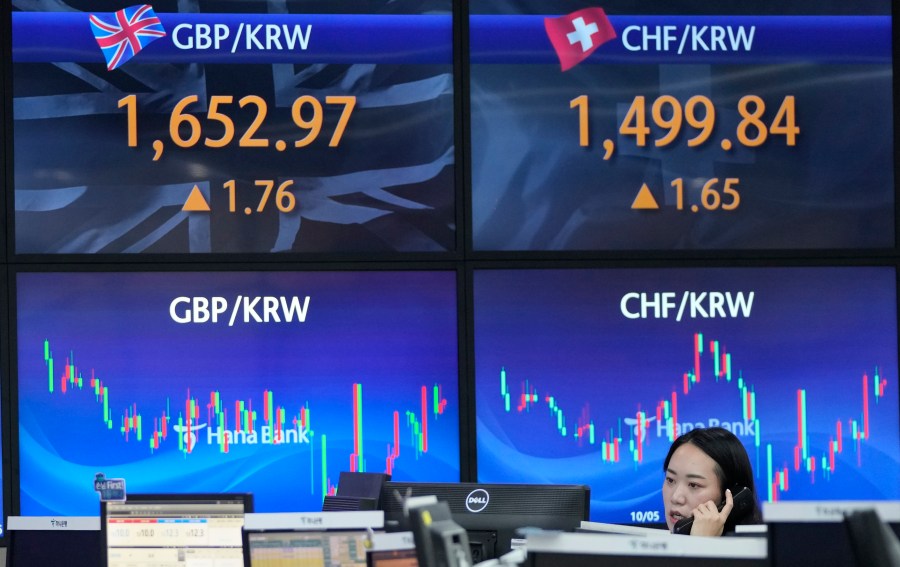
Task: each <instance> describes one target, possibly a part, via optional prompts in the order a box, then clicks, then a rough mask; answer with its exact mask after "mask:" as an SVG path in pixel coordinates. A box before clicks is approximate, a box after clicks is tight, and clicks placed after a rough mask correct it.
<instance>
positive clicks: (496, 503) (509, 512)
mask: <svg viewBox="0 0 900 567" xmlns="http://www.w3.org/2000/svg"><path fill="white" fill-rule="evenodd" d="M590 493H591V490H590V487H588V486H585V485H550V484H547V485H544V484H479V483H466V482H459V483H427V482H422V483H417V482H393V481H392V482H387V483H385V485H384V489H383V491H382V495H381V502H382V506H383V507H384V511H385V527H386V529H388V530H392V529H393V530H402V529H407V527H406V524H405V522H406V518H405V517H404V511H403V502H402V499H403V498H406V497H410V496H436V497H437V499H438V500H439V501H445V502H447V504H448V505H449V507H450V512H451V514H452V518H453V521H454V522H456V523H457V524H459V525H460V526H462V527H463V528H465V529H466V531H467V532H468V538H469V544H470V546H471V549H472V560H473V561H475V562H478V561H483V560H486V559H492V558H495V557H499V556H500V555H503V554H504V553H507V552H508V551H510V550H511V549H512V548H513V547H519V546H520V545H521V544H522V543H523V540H522V539H521V537H520V536H518V535H517V533H516V531H517V530H519V529H520V528H542V529H545V530H563V531H574V530H575V529H576V528H577V527H579V525H580V524H581V522H582V521H583V520H587V519H588V511H589V507H590Z"/></svg>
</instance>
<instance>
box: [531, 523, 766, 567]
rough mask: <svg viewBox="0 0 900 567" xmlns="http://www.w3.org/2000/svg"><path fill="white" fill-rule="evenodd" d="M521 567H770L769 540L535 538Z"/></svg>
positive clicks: (551, 535)
mask: <svg viewBox="0 0 900 567" xmlns="http://www.w3.org/2000/svg"><path fill="white" fill-rule="evenodd" d="M527 547H528V556H527V558H526V560H525V562H524V563H522V564H521V565H522V566H523V567H558V566H560V565H565V566H566V567H595V566H597V565H615V566H616V567H721V566H722V565H729V566H733V567H771V566H770V564H769V561H768V554H767V549H766V539H765V538H764V537H748V538H730V537H720V538H707V537H684V536H679V535H672V534H669V533H667V532H661V533H660V535H658V536H629V535H610V534H586V533H574V534H570V533H532V534H529V535H528V543H527Z"/></svg>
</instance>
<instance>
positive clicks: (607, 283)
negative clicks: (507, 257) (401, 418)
mask: <svg viewBox="0 0 900 567" xmlns="http://www.w3.org/2000/svg"><path fill="white" fill-rule="evenodd" d="M511 275H512V274H511V273H509V272H500V271H498V272H492V273H485V274H482V275H480V277H478V276H479V275H476V276H477V277H476V279H475V281H476V294H475V296H476V314H477V313H479V311H478V307H479V303H478V299H479V298H481V299H482V300H483V301H487V300H488V299H490V301H491V303H490V304H488V303H484V302H483V303H482V304H481V305H489V306H490V307H489V308H483V309H482V314H484V313H485V312H488V314H489V315H490V317H489V318H488V315H484V318H483V319H481V320H479V319H478V317H476V337H479V336H480V337H482V339H481V342H479V339H478V338H476V353H480V356H481V359H479V360H477V361H476V392H477V394H478V404H477V410H476V411H477V433H478V441H477V444H478V459H479V461H478V462H479V469H478V470H479V476H478V478H479V481H482V482H503V481H505V482H556V483H571V482H578V483H585V484H590V485H591V487H592V511H591V517H592V519H594V520H597V521H617V522H654V521H656V522H660V521H662V520H661V515H660V514H661V510H662V497H661V491H660V489H661V486H662V479H663V471H662V463H663V459H664V457H665V455H666V453H667V451H668V448H669V445H670V444H671V442H672V441H673V440H674V439H675V438H676V437H677V436H678V435H681V434H683V433H685V432H687V431H689V430H691V429H694V428H699V427H711V426H721V427H725V428H727V429H729V430H731V431H732V432H733V433H734V434H735V435H736V436H737V437H738V438H739V439H740V440H741V441H742V442H743V444H744V446H745V448H746V449H747V452H748V455H749V456H750V459H751V464H752V466H753V470H754V476H755V484H756V490H757V494H758V497H759V499H760V500H764V501H777V500H830V499H834V500H838V499H842V500H846V499H859V500H865V499H876V500H877V499H895V498H897V497H898V496H900V432H898V423H900V421H898V392H897V382H896V377H897V354H896V348H897V347H896V337H897V335H896V329H895V323H894V322H893V320H892V318H893V317H894V315H893V312H892V311H891V309H890V306H891V305H893V301H894V300H893V294H894V274H893V271H892V270H874V271H873V270H859V271H856V270H837V271H835V270H824V271H823V270H808V269H797V270H784V269H782V270H779V269H774V268H767V269H761V270H746V269H744V270H694V271H688V270H670V271H666V270H658V271H656V270H654V271H649V270H648V271H640V270H622V271H612V270H608V271H604V270H584V271H582V272H578V271H572V272H560V271H556V270H546V271H539V270H536V271H534V272H532V273H516V274H515V276H516V277H517V286H518V289H520V290H521V291H522V293H523V294H524V293H529V294H532V296H531V305H532V306H533V307H534V308H533V309H532V310H531V311H530V312H529V314H528V321H524V320H523V318H520V319H517V318H515V316H514V315H512V313H513V311H512V309H511V306H512V305H514V304H515V303H516V302H518V303H521V302H522V301H524V299H523V297H521V296H520V297H516V296H515V294H513V296H512V297H510V298H509V299H508V304H507V305H500V306H499V307H498V306H497V304H496V303H494V302H496V301H498V299H497V297H498V296H497V293H495V292H496V290H498V289H500V288H501V284H502V285H503V286H506V285H507V283H508V282H507V280H508V278H510V277H511ZM829 278H831V279H829ZM859 278H861V279H859ZM529 279H530V280H531V281H529ZM639 279H640V280H641V281H642V282H644V284H643V286H644V287H645V288H647V289H651V290H652V289H660V288H659V287H656V288H654V286H659V285H660V282H665V283H664V284H663V285H666V286H673V287H675V288H676V289H680V288H682V287H684V288H686V289H698V288H699V289H703V288H700V287H699V286H700V285H707V286H709V285H712V286H714V287H715V289H733V286H735V285H736V282H739V285H740V286H741V288H742V289H744V290H746V289H747V288H748V287H749V288H750V289H752V290H753V291H754V293H755V296H754V297H755V302H754V304H753V307H752V310H749V309H748V310H746V311H747V313H749V316H741V317H715V318H714V317H710V316H709V312H707V313H706V315H707V316H706V317H703V318H702V320H695V321H685V320H682V321H676V320H675V317H674V314H675V312H676V311H677V307H678V302H677V301H675V302H674V303H675V306H674V308H673V309H672V317H670V318H666V317H665V316H664V315H665V312H664V310H663V309H662V306H663V305H664V302H663V301H662V300H659V299H658V298H657V299H654V297H657V296H654V295H653V293H654V292H642V293H645V294H646V295H645V296H646V297H648V298H650V300H651V301H655V302H656V304H657V305H658V306H660V309H659V311H658V312H659V316H658V317H652V315H653V309H654V306H652V305H651V308H650V309H649V310H648V316H647V317H646V318H643V319H641V318H639V317H634V316H633V315H632V318H629V317H628V316H629V315H631V314H632V312H631V311H629V309H627V308H626V300H625V299H622V298H629V297H632V296H631V295H629V294H630V293H631V292H630V291H627V290H629V289H634V287H635V286H634V283H633V282H635V281H638V280H639ZM550 281H552V282H553V286H549V285H548V282H550ZM698 281H700V282H703V283H702V284H698V283H697V282H698ZM523 282H525V283H523ZM672 282H675V283H674V284H673V283H672ZM811 282H817V283H816V284H811ZM823 282H827V283H823ZM478 285H482V286H484V287H483V289H482V290H481V291H479V289H478ZM816 285H817V286H818V288H819V289H821V290H823V292H827V293H826V295H827V296H828V297H829V299H830V300H832V303H830V304H829V305H830V306H831V307H830V309H829V310H816V309H814V308H813V306H812V305H810V304H807V303H805V302H803V301H796V298H797V297H801V296H798V295H795V292H796V290H798V289H802V288H804V287H808V288H812V287H815V286H816ZM663 289H666V288H663ZM863 289H864V290H865V292H864V293H863V292H861V291H860V290H863ZM692 293H693V292H692ZM869 293H871V294H872V296H870V297H867V296H866V294H869ZM678 295H679V294H678V293H676V294H675V295H674V297H678ZM588 296H592V297H593V300H592V302H590V303H588V302H587V300H586V299H585V298H586V297H588ZM696 296H699V294H697V295H696ZM658 297H662V295H660V296H658ZM692 297H693V296H692ZM609 298H612V301H606V300H607V299H609ZM760 298H764V299H762V300H761V299H760ZM608 304H612V308H611V309H609V308H607V305H608ZM884 305H887V306H888V308H887V309H886V311H887V314H884V315H882V314H881V312H882V311H884V308H883V306H884ZM586 306H587V307H586ZM688 310H689V308H686V309H685V312H688ZM698 319H701V318H698ZM542 327H546V329H542ZM686 327H687V328H686ZM690 327H693V329H691V328H690ZM479 330H481V335H478V334H477V333H478V331H479ZM551 332H552V336H551ZM560 334H561V335H562V336H560ZM485 337H486V338H485ZM538 343H542V344H543V347H544V351H543V355H541V354H535V353H539V352H540V351H539V350H538V347H537V346H536V344H538ZM488 347H490V348H488ZM548 352H552V353H553V354H552V355H548V354H546V353H548ZM478 356H479V355H478V354H476V358H478Z"/></svg>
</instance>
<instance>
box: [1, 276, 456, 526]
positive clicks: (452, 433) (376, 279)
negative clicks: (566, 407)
mask: <svg viewBox="0 0 900 567" xmlns="http://www.w3.org/2000/svg"><path fill="white" fill-rule="evenodd" d="M16 287H17V303H16V307H17V309H18V316H17V320H18V327H17V334H16V337H17V359H18V362H17V369H18V404H19V405H18V407H19V429H18V431H19V435H18V436H19V450H18V459H19V471H20V486H19V497H20V507H21V514H23V515H76V516H80V515H96V514H97V513H98V510H99V506H98V494H96V493H95V492H94V483H93V481H94V478H95V475H97V474H98V473H103V474H104V476H105V477H106V478H121V479H124V480H125V486H126V490H127V491H129V492H142V493H159V492H176V493H185V492H201V493H209V492H250V493H252V494H253V495H254V503H255V509H256V510H257V511H260V512H286V511H318V510H321V508H322V500H323V498H324V496H325V495H326V494H334V493H335V488H336V487H335V485H336V484H337V482H338V478H339V474H340V472H341V471H370V472H388V473H390V474H392V476H393V478H395V479H398V480H399V479H408V480H411V481H458V480H459V475H460V462H459V458H460V457H459V455H460V442H459V409H458V408H459V401H458V395H457V386H458V381H459V373H458V368H459V362H458V340H459V337H458V332H457V329H458V325H457V307H456V293H457V292H456V272H455V271H367V272H340V271H330V272H284V271H282V272H192V273H185V272H119V273H110V272H103V273H61V272H49V273H35V272H20V273H18V274H17V275H16Z"/></svg>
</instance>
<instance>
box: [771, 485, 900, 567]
mask: <svg viewBox="0 0 900 567" xmlns="http://www.w3.org/2000/svg"><path fill="white" fill-rule="evenodd" d="M868 510H874V511H875V512H876V513H877V514H878V517H879V518H880V519H881V521H882V522H884V523H885V524H887V526H888V527H889V528H890V530H891V531H892V532H893V533H894V534H896V535H897V536H898V537H900V501H891V502H883V501H874V502H873V501H804V502H774V503H769V502H766V503H764V504H763V519H764V520H765V522H766V524H767V525H768V533H769V557H770V559H771V561H772V567H788V566H793V565H800V564H806V565H835V566H840V567H869V566H867V565H864V564H861V563H859V562H858V561H857V559H856V557H855V554H854V549H853V543H852V541H851V537H850V534H849V532H848V529H847V526H846V525H845V520H846V516H847V515H848V514H852V513H854V512H858V511H868ZM877 535H878V534H874V533H873V534H872V535H871V537H872V538H875V537H876V536H877Z"/></svg>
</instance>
